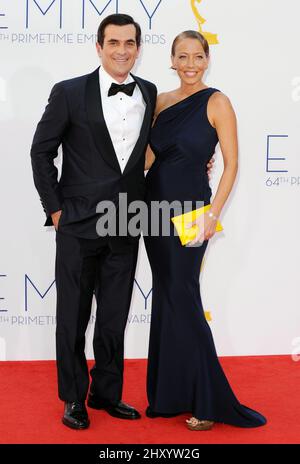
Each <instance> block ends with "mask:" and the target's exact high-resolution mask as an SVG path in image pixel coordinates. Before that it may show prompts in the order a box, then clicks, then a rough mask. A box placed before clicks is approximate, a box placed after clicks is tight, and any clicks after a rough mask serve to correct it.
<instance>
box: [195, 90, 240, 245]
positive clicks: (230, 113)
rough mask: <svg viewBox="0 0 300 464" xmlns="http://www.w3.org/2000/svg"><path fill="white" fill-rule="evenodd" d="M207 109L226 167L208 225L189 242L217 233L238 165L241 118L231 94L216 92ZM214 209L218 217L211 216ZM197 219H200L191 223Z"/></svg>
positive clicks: (200, 228) (207, 220)
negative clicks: (234, 106) (238, 120)
mask: <svg viewBox="0 0 300 464" xmlns="http://www.w3.org/2000/svg"><path fill="white" fill-rule="evenodd" d="M207 113H208V119H209V121H210V123H211V124H212V125H213V127H215V129H216V131H217V134H218V138H219V142H220V147H221V151H222V155H223V161H224V170H223V174H222V177H221V179H220V182H219V185H218V189H217V192H216V195H215V197H214V200H213V202H212V203H211V208H210V211H209V212H207V213H205V214H204V228H203V225H202V224H203V223H202V224H201V223H200V224H199V226H200V227H199V232H198V233H197V236H196V238H195V239H194V240H193V241H191V242H190V243H189V246H193V245H196V244H197V243H198V242H199V243H201V242H203V241H204V240H208V239H210V238H211V237H212V236H213V235H214V234H215V231H216V224H217V219H218V217H219V215H220V213H221V211H222V208H223V206H224V204H225V202H226V200H227V198H228V196H229V194H230V192H231V190H232V187H233V184H234V180H235V178H236V174H237V169H238V138H237V122H236V116H235V113H234V110H233V108H232V105H231V103H230V100H229V98H228V97H226V95H224V94H222V93H220V92H218V93H215V94H213V95H212V97H211V98H210V100H209V102H208V109H207ZM210 213H212V214H213V216H214V217H211V216H209V214H210ZM196 223H197V220H196V221H194V222H192V223H191V225H193V224H196ZM201 225H202V227H201Z"/></svg>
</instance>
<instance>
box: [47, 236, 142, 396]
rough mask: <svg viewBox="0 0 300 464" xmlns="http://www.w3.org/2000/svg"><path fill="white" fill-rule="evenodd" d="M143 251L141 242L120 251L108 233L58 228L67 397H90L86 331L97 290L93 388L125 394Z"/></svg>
mask: <svg viewBox="0 0 300 464" xmlns="http://www.w3.org/2000/svg"><path fill="white" fill-rule="evenodd" d="M137 252H138V242H135V243H133V244H130V245H129V246H127V247H126V248H124V249H122V250H118V251H116V250H113V249H111V246H110V244H109V242H108V240H106V239H104V238H99V239H95V240H90V239H82V238H78V237H74V236H71V235H67V234H64V233H62V232H59V231H58V232H57V233H56V265H55V278H56V288H57V329H56V355H57V356H56V357H57V372H58V392H59V397H60V399H61V400H63V401H68V402H71V401H84V400H85V399H86V396H87V392H88V388H89V372H88V366H87V362H86V357H85V352H84V349H85V332H86V329H87V325H88V322H89V319H90V315H91V305H92V298H93V294H94V293H95V295H96V300H97V313H96V322H95V332H94V338H93V348H94V357H95V365H94V367H93V368H92V370H91V376H92V385H91V389H92V391H93V392H94V393H95V394H97V396H98V397H99V398H100V399H103V400H108V401H112V402H114V401H118V400H120V399H121V397H122V387H123V365H124V331H125V327H126V322H127V317H128V312H129V307H130V301H131V294H132V287H133V282H134V275H135V268H136V261H137Z"/></svg>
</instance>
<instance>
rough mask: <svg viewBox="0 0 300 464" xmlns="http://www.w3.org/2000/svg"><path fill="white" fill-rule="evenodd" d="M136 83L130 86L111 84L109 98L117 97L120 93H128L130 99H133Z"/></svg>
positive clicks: (131, 83)
mask: <svg viewBox="0 0 300 464" xmlns="http://www.w3.org/2000/svg"><path fill="white" fill-rule="evenodd" d="M135 85H136V82H130V84H115V83H114V82H113V83H112V84H111V86H110V89H109V91H108V96H109V97H111V96H112V95H116V94H117V93H118V92H123V93H126V95H128V96H129V97H132V94H133V91H134V89H135Z"/></svg>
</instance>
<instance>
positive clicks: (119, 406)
mask: <svg viewBox="0 0 300 464" xmlns="http://www.w3.org/2000/svg"><path fill="white" fill-rule="evenodd" d="M87 405H88V407H89V408H92V409H104V410H105V411H106V412H108V414H110V415H111V416H113V417H117V418H118V419H140V417H141V415H140V413H139V412H138V411H137V410H136V409H134V408H133V407H132V406H129V404H126V403H123V401H116V402H114V403H112V402H110V401H106V400H101V399H100V398H97V396H96V395H95V394H94V393H91V392H90V393H89V396H88V401H87Z"/></svg>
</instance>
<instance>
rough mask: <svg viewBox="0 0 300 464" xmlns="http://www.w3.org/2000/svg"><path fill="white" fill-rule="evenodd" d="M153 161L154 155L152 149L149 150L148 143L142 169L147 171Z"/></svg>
mask: <svg viewBox="0 0 300 464" xmlns="http://www.w3.org/2000/svg"><path fill="white" fill-rule="evenodd" d="M154 161H155V155H154V153H153V151H152V150H151V148H150V145H148V147H147V150H146V158H145V167H144V170H145V171H148V170H149V169H150V168H151V166H152V164H153V163H154Z"/></svg>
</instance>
